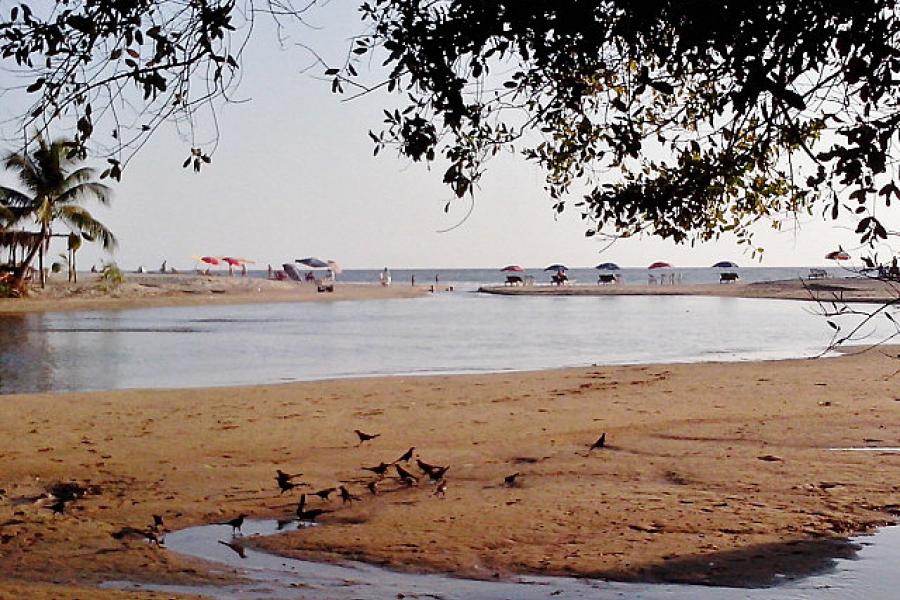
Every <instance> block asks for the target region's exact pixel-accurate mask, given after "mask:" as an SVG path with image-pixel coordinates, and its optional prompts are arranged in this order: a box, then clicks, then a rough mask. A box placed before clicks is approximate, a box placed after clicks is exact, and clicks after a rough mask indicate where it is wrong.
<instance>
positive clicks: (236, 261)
mask: <svg viewBox="0 0 900 600" xmlns="http://www.w3.org/2000/svg"><path fill="white" fill-rule="evenodd" d="M222 260H223V261H225V263H226V264H227V265H228V266H231V267H239V266H241V263H242V262H243V261H241V259H240V258H234V257H231V256H223V257H222Z"/></svg>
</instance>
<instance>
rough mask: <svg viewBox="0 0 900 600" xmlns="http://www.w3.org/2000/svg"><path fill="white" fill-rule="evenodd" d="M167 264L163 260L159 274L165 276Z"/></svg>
mask: <svg viewBox="0 0 900 600" xmlns="http://www.w3.org/2000/svg"><path fill="white" fill-rule="evenodd" d="M167 262H168V261H165V260H164V261H163V264H162V266H161V267H160V268H159V272H160V273H163V274H165V272H166V263H167Z"/></svg>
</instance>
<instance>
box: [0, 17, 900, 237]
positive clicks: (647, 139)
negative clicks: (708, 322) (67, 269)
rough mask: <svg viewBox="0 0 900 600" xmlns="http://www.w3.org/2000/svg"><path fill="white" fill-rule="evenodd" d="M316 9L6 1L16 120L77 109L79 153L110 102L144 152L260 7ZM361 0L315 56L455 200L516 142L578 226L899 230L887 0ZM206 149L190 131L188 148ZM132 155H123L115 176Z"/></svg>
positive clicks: (232, 55)
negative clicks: (440, 178)
mask: <svg viewBox="0 0 900 600" xmlns="http://www.w3.org/2000/svg"><path fill="white" fill-rule="evenodd" d="M311 5H312V1H311V3H310V4H309V5H303V6H295V5H293V4H292V3H291V0H242V1H241V2H240V3H239V2H238V0H184V1H182V0H57V1H56V2H51V3H39V2H36V1H35V0H24V1H23V2H21V3H18V4H10V5H8V6H9V8H8V10H7V9H6V8H4V9H2V11H3V12H2V13H0V60H2V61H3V62H4V63H5V64H6V65H7V66H12V67H13V68H14V69H15V70H16V72H17V73H19V74H20V75H21V74H24V76H25V77H26V79H27V83H26V85H27V90H28V92H29V93H31V94H32V95H33V97H34V99H35V101H34V104H33V106H32V107H31V109H30V111H29V114H28V115H27V116H25V118H24V122H23V131H27V130H29V128H34V127H38V128H44V127H47V126H49V125H50V124H52V123H53V122H54V121H56V120H60V119H69V120H71V122H72V123H74V124H75V127H76V129H77V135H76V136H75V139H74V141H75V146H74V147H73V148H72V150H71V152H73V153H77V152H83V148H84V144H85V143H86V142H87V140H89V139H91V138H92V136H93V137H96V136H95V131H94V130H95V123H96V122H98V120H100V119H101V118H102V117H103V116H108V115H112V116H113V117H114V118H115V121H116V123H117V126H116V128H115V129H114V130H113V131H112V137H113V138H114V140H115V143H114V146H115V145H117V146H118V147H119V148H120V149H121V148H128V147H130V148H136V147H139V146H140V145H141V144H142V143H143V141H144V140H146V137H147V136H148V135H150V134H151V133H152V132H153V131H154V130H155V128H156V127H157V126H158V125H159V123H161V122H163V121H165V120H166V119H176V120H179V121H180V122H183V123H187V124H188V125H190V124H191V123H192V116H193V114H194V111H195V110H197V109H198V108H200V107H203V106H207V105H208V103H209V102H210V101H211V100H212V99H215V98H217V97H221V96H223V95H225V96H226V97H227V92H228V90H229V89H230V87H231V85H232V84H233V83H234V81H235V80H236V73H237V71H238V68H239V66H240V56H241V49H242V48H243V45H244V44H245V43H246V40H247V38H248V36H249V35H250V32H251V31H252V29H253V24H254V19H255V15H257V14H258V13H261V12H264V13H267V14H268V15H270V16H273V17H274V18H275V19H276V21H278V22H279V24H281V23H282V21H285V22H286V21H288V20H290V21H291V22H294V23H296V22H298V21H300V20H302V19H301V17H300V15H301V14H302V13H303V12H304V11H305V10H307V9H309V8H310V7H311ZM361 15H362V19H363V22H364V23H365V25H364V27H365V28H367V30H366V31H365V32H364V34H363V35H361V36H360V37H358V38H356V39H355V40H354V41H353V42H352V44H353V46H352V48H351V49H350V52H348V56H347V60H346V61H345V62H344V63H343V64H341V65H332V66H330V68H327V69H326V70H325V74H326V75H327V76H329V77H331V78H332V88H333V89H334V90H335V91H337V92H344V91H345V90H346V91H347V92H348V93H350V92H351V91H352V92H353V93H356V92H358V91H359V90H360V89H362V90H363V91H372V90H374V89H380V88H382V87H384V88H386V89H387V90H388V91H390V92H394V93H396V94H398V95H399V96H400V97H401V103H403V104H404V105H405V106H404V107H401V108H399V109H396V110H389V111H386V112H385V123H384V128H383V130H382V131H380V132H378V133H372V134H371V135H372V137H373V139H374V141H375V144H376V151H377V150H379V149H380V148H382V147H385V146H394V147H396V148H397V149H398V150H399V152H400V153H401V154H402V155H405V156H407V157H410V158H411V159H413V160H416V161H433V160H443V161H446V163H447V168H446V170H445V172H444V181H445V182H446V183H447V184H448V185H449V186H450V187H451V188H452V190H453V191H454V192H455V194H456V195H457V196H460V197H461V196H465V195H466V194H469V193H471V192H472V191H473V188H474V186H476V185H477V184H478V182H479V179H480V178H481V176H482V174H483V172H484V169H485V166H486V164H487V161H488V160H489V159H490V157H491V156H493V155H495V154H496V153H498V152H500V151H501V150H507V149H510V148H512V149H515V150H517V151H519V152H522V153H523V154H524V156H525V158H526V159H527V160H530V161H532V162H533V163H535V164H537V165H539V166H540V167H541V168H542V169H543V170H544V171H545V173H546V187H547V190H548V192H549V194H550V195H551V197H552V198H553V199H554V201H555V206H556V208H557V210H559V211H562V210H563V209H564V207H565V206H566V204H567V203H570V204H571V203H573V202H574V203H575V204H576V205H577V206H578V207H579V208H580V209H581V211H582V214H583V217H584V218H585V219H586V221H587V223H588V232H587V233H588V235H595V234H596V233H598V232H604V233H616V234H619V235H633V234H636V233H639V232H648V233H652V234H656V235H659V236H662V237H666V238H671V239H674V240H676V241H679V242H682V241H688V240H691V241H692V240H696V239H700V240H706V239H712V238H715V237H717V236H719V235H721V234H722V233H725V232H733V233H735V234H736V235H738V236H739V239H740V240H741V241H744V242H746V243H748V244H749V243H750V239H749V231H748V226H749V225H750V224H752V223H754V222H756V221H758V220H761V219H767V220H770V221H772V222H773V223H774V224H775V225H776V226H779V225H780V224H782V223H783V222H784V219H785V218H787V217H789V216H790V215H791V214H797V213H807V212H813V211H815V210H822V211H823V212H824V213H826V214H829V215H830V216H832V217H834V218H837V217H838V216H839V215H840V214H842V213H843V212H846V211H849V212H851V213H853V214H854V215H857V217H856V218H857V222H858V228H857V231H858V233H859V234H860V236H861V237H862V239H863V241H865V242H870V243H875V242H877V241H878V240H882V239H884V238H886V237H887V236H888V235H890V234H891V233H892V232H890V231H888V230H887V228H886V227H885V225H884V224H883V223H882V218H881V217H882V216H883V213H882V212H881V211H880V207H883V206H890V204H891V202H892V201H896V200H897V198H900V184H898V182H897V176H896V175H897V174H896V165H895V163H894V157H895V154H896V149H895V146H896V144H897V142H898V128H897V124H898V121H900V107H898V94H900V91H898V90H900V85H898V80H896V79H894V78H895V77H897V76H898V73H900V39H898V31H900V19H898V6H897V3H896V2H893V1H888V0H794V1H792V2H787V1H786V0H777V1H770V2H755V3H754V2H736V1H732V0H725V1H723V0H718V1H716V2H713V1H709V0H677V1H676V0H647V1H646V2H633V1H631V0H554V1H553V2H548V1H537V0H493V1H491V2H484V1H482V0H367V1H365V3H364V4H362V5H361ZM373 58H374V59H376V60H374V61H373V60H372V59H373ZM370 64H375V65H378V64H382V65H383V66H384V67H386V71H385V70H384V69H381V68H379V67H377V66H376V67H375V68H374V69H372V68H369V65H370ZM364 67H365V68H364ZM373 71H374V75H375V76H376V77H378V78H384V79H383V81H381V83H380V84H371V83H367V81H368V79H367V77H369V74H371V73H372V72H373ZM135 93H136V97H134V96H133V95H134V94H135ZM126 115H128V117H126ZM129 119H130V120H129ZM208 161H209V156H208V153H207V151H206V150H204V149H201V147H200V144H199V143H197V144H194V145H193V146H192V148H191V150H190V154H189V156H188V157H187V160H186V161H185V163H184V164H185V166H186V167H187V166H193V167H194V169H196V170H199V169H200V167H201V166H202V165H203V164H204V163H205V162H208ZM121 166H122V165H121V164H120V158H118V157H116V156H112V157H111V158H110V159H109V167H108V168H107V169H106V171H105V172H104V175H106V176H112V177H115V178H117V177H119V176H120V174H121ZM895 197H896V198H895Z"/></svg>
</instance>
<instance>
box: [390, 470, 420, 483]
mask: <svg viewBox="0 0 900 600" xmlns="http://www.w3.org/2000/svg"><path fill="white" fill-rule="evenodd" d="M394 468H395V469H397V476H398V477H400V481H402V482H403V483H404V484H406V485H408V486H411V485H415V484H417V483H419V479H418V478H417V477H416V476H415V475H413V474H412V473H410V472H409V471H407V470H406V469H404V468H403V467H401V466H400V465H394Z"/></svg>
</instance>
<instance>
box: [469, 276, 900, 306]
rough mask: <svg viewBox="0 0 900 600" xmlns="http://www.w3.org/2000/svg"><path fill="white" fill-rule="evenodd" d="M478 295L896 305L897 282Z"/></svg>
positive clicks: (504, 290)
mask: <svg viewBox="0 0 900 600" xmlns="http://www.w3.org/2000/svg"><path fill="white" fill-rule="evenodd" d="M481 291H483V292H487V293H491V294H506V295H515V296H542V295H547V296H718V297H733V298H776V299H782V300H811V301H821V302H833V301H837V302H892V301H893V302H898V301H900V282H896V281H882V280H878V279H864V278H841V279H817V280H814V281H808V280H800V279H788V280H784V281H766V282H759V283H729V284H718V283H703V284H693V285H641V284H618V285H589V284H575V285H566V286H554V285H532V286H502V285H499V286H487V287H483V288H481Z"/></svg>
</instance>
